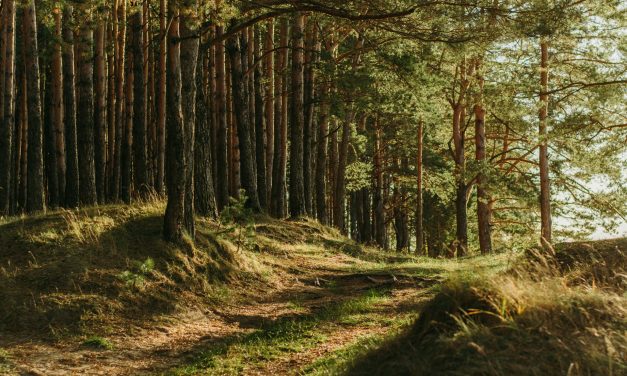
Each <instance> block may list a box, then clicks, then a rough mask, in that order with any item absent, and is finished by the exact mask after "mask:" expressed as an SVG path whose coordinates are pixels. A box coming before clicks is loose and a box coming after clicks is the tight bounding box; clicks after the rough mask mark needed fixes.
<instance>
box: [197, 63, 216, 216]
mask: <svg viewBox="0 0 627 376" xmlns="http://www.w3.org/2000/svg"><path fill="white" fill-rule="evenodd" d="M202 55H203V54H199V57H198V66H197V68H196V70H197V72H196V86H197V87H196V134H195V138H194V142H195V145H194V198H195V200H196V202H195V209H196V213H197V214H199V215H201V216H203V217H210V218H216V217H217V215H218V211H217V207H216V200H215V194H214V190H213V177H212V160H213V156H212V155H211V154H212V153H211V149H212V146H213V143H212V140H211V127H210V122H209V119H210V116H209V115H210V114H209V113H208V111H207V90H206V87H205V85H203V74H202V68H203V65H204V60H205V59H204V57H203V56H202Z"/></svg>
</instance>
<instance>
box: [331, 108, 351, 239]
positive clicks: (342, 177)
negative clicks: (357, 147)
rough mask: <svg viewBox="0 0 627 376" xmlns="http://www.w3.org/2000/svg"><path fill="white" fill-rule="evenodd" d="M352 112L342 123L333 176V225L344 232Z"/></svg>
mask: <svg viewBox="0 0 627 376" xmlns="http://www.w3.org/2000/svg"><path fill="white" fill-rule="evenodd" d="M352 120H353V114H351V113H349V114H347V116H346V119H345V120H344V123H343V124H342V140H341V142H340V147H339V150H338V163H337V174H336V176H335V187H334V188H335V203H334V204H333V225H334V226H335V227H337V228H338V229H340V231H341V232H342V233H346V224H345V222H344V206H345V204H346V162H347V157H348V143H349V140H350V137H351V121H352Z"/></svg>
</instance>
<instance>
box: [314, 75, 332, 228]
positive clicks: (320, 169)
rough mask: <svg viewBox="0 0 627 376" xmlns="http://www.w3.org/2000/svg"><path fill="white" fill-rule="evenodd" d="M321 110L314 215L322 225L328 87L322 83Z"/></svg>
mask: <svg viewBox="0 0 627 376" xmlns="http://www.w3.org/2000/svg"><path fill="white" fill-rule="evenodd" d="M321 93H322V96H321V98H320V99H321V101H322V105H321V111H320V120H319V124H318V144H317V153H316V154H317V156H316V216H317V218H318V221H319V222H320V223H322V224H324V225H326V224H327V223H328V216H327V201H326V200H327V184H326V180H327V179H326V174H325V171H326V168H327V148H328V144H329V143H328V137H329V135H328V132H329V131H328V129H329V110H330V105H329V100H330V98H329V88H328V84H327V83H324V84H323V86H322V90H321Z"/></svg>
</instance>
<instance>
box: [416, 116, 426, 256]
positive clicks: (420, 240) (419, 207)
mask: <svg viewBox="0 0 627 376" xmlns="http://www.w3.org/2000/svg"><path fill="white" fill-rule="evenodd" d="M423 132H424V125H423V122H422V120H420V121H419V122H418V152H417V153H416V175H417V181H416V253H417V254H419V255H422V254H423V249H424V244H425V240H424V225H423V211H424V205H423V197H422V188H423V187H422V185H423V184H422V182H423V180H422V167H423V165H422V155H423Z"/></svg>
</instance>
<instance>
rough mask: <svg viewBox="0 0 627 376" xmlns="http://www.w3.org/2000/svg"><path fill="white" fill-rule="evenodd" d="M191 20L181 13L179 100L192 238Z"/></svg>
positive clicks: (194, 51)
mask: <svg viewBox="0 0 627 376" xmlns="http://www.w3.org/2000/svg"><path fill="white" fill-rule="evenodd" d="M189 23H190V20H188V19H187V17H181V24H180V27H181V29H180V32H181V38H182V42H181V79H182V80H183V81H182V85H181V90H182V91H181V100H182V102H183V103H182V107H183V123H184V124H185V131H184V134H185V142H184V147H185V209H184V217H183V223H184V225H185V230H186V231H187V234H188V235H189V236H191V238H192V239H193V238H194V237H195V233H196V228H195V223H194V213H195V212H196V210H195V209H194V139H195V133H196V90H197V87H196V74H197V72H196V66H197V65H198V48H199V40H198V38H193V37H192V36H193V35H194V34H195V31H194V30H193V29H191V28H190V25H189Z"/></svg>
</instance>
